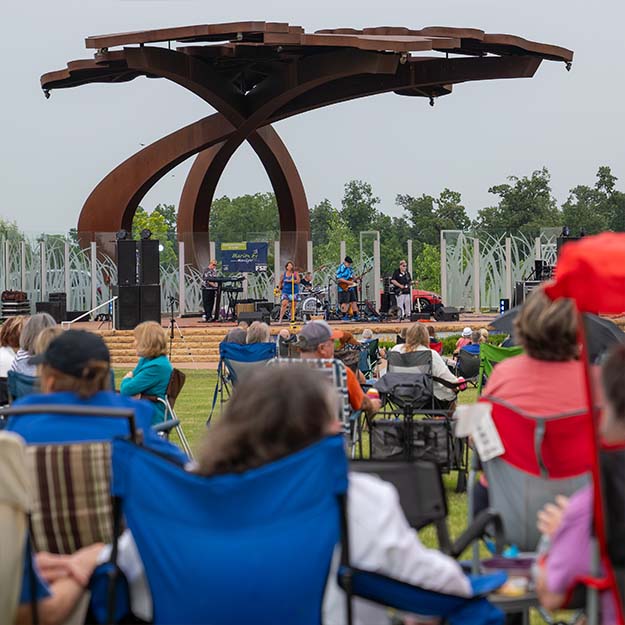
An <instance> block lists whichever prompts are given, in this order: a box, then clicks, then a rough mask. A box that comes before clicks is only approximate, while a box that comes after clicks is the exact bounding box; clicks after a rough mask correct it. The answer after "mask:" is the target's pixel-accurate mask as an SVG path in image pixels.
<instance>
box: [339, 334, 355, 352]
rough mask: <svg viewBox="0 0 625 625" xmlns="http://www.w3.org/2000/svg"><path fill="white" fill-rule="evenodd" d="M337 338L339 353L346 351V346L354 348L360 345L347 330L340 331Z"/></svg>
mask: <svg viewBox="0 0 625 625" xmlns="http://www.w3.org/2000/svg"><path fill="white" fill-rule="evenodd" d="M337 337H338V338H337V340H338V342H339V345H338V349H339V351H340V350H343V349H345V346H346V345H350V346H352V347H358V345H359V343H358V341H357V340H356V337H355V336H354V335H353V334H352V333H351V332H347V331H346V330H339V334H338V335H337Z"/></svg>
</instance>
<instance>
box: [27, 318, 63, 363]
mask: <svg viewBox="0 0 625 625" xmlns="http://www.w3.org/2000/svg"><path fill="white" fill-rule="evenodd" d="M62 333H63V328H61V326H58V325H56V326H50V327H49V328H44V329H43V330H42V331H41V332H39V336H37V338H36V339H35V343H34V345H33V356H36V355H37V354H43V352H45V351H46V349H48V345H50V343H52V341H53V340H54V339H55V338H56V337H57V336H59V335H60V334H62Z"/></svg>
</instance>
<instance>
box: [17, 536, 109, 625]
mask: <svg viewBox="0 0 625 625" xmlns="http://www.w3.org/2000/svg"><path fill="white" fill-rule="evenodd" d="M103 547H104V545H103V544H101V543H94V544H93V545H89V546H88V547H83V548H82V549H79V550H78V551H75V552H74V553H73V554H71V555H59V554H55V553H47V552H40V553H37V554H36V555H35V556H34V557H32V556H30V554H29V553H28V552H27V553H26V554H25V558H24V573H23V575H22V591H21V594H20V600H19V607H18V609H17V614H16V617H15V621H14V624H15V625H31V624H32V622H33V621H32V606H31V588H32V586H31V583H32V582H31V577H30V576H31V570H32V569H34V575H35V585H34V591H35V596H36V602H37V613H38V616H39V623H40V625H63V623H66V622H67V619H68V618H69V617H70V616H72V613H73V611H74V610H75V609H76V607H77V606H78V604H79V602H80V601H81V600H82V599H83V597H84V596H85V592H86V591H87V587H88V585H89V579H90V578H91V575H92V574H93V571H94V570H95V568H96V566H97V565H98V564H99V559H100V555H101V553H102V549H103Z"/></svg>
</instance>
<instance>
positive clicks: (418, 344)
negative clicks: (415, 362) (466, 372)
mask: <svg viewBox="0 0 625 625" xmlns="http://www.w3.org/2000/svg"><path fill="white" fill-rule="evenodd" d="M423 350H428V351H430V352H432V375H433V376H434V377H435V378H441V379H442V380H445V381H447V382H450V383H452V384H459V383H460V382H461V381H460V380H459V379H458V378H457V377H456V376H455V375H454V374H453V373H452V372H451V371H450V370H449V367H447V365H446V364H445V361H444V360H443V359H442V357H441V356H440V354H438V353H437V352H435V351H434V350H433V349H430V335H429V333H428V331H427V328H426V327H425V325H424V324H422V323H419V322H417V323H413V324H412V325H411V326H410V327H409V328H408V330H406V342H405V343H398V344H397V345H395V347H393V348H392V349H391V351H392V352H399V353H400V354H407V353H409V352H418V351H423ZM433 388H434V397H436V399H439V400H441V401H444V402H453V401H455V399H456V393H455V392H454V390H453V389H451V388H448V387H446V386H444V385H443V384H441V383H440V382H434V386H433Z"/></svg>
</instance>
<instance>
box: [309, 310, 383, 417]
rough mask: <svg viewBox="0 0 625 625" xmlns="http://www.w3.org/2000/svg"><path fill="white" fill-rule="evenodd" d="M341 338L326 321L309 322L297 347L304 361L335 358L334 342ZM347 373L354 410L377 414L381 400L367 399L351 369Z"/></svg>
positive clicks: (350, 399)
mask: <svg viewBox="0 0 625 625" xmlns="http://www.w3.org/2000/svg"><path fill="white" fill-rule="evenodd" d="M340 336H341V332H340V330H332V328H331V327H330V326H329V325H328V324H327V323H326V322H325V321H309V322H308V323H306V324H305V325H304V327H303V328H302V329H301V330H300V333H299V334H298V339H297V347H298V348H299V349H300V352H301V357H302V358H304V359H306V358H334V341H335V339H338V338H340ZM346 371H347V393H348V395H349V403H350V405H351V407H352V408H353V409H354V410H364V411H365V412H366V413H367V414H374V413H376V412H377V411H378V410H379V409H380V405H381V404H380V400H379V399H372V398H370V397H367V396H366V395H365V394H364V393H363V390H362V387H361V386H360V384H359V383H358V379H357V377H356V375H355V374H354V372H353V371H352V370H351V369H349V368H347V369H346Z"/></svg>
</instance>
